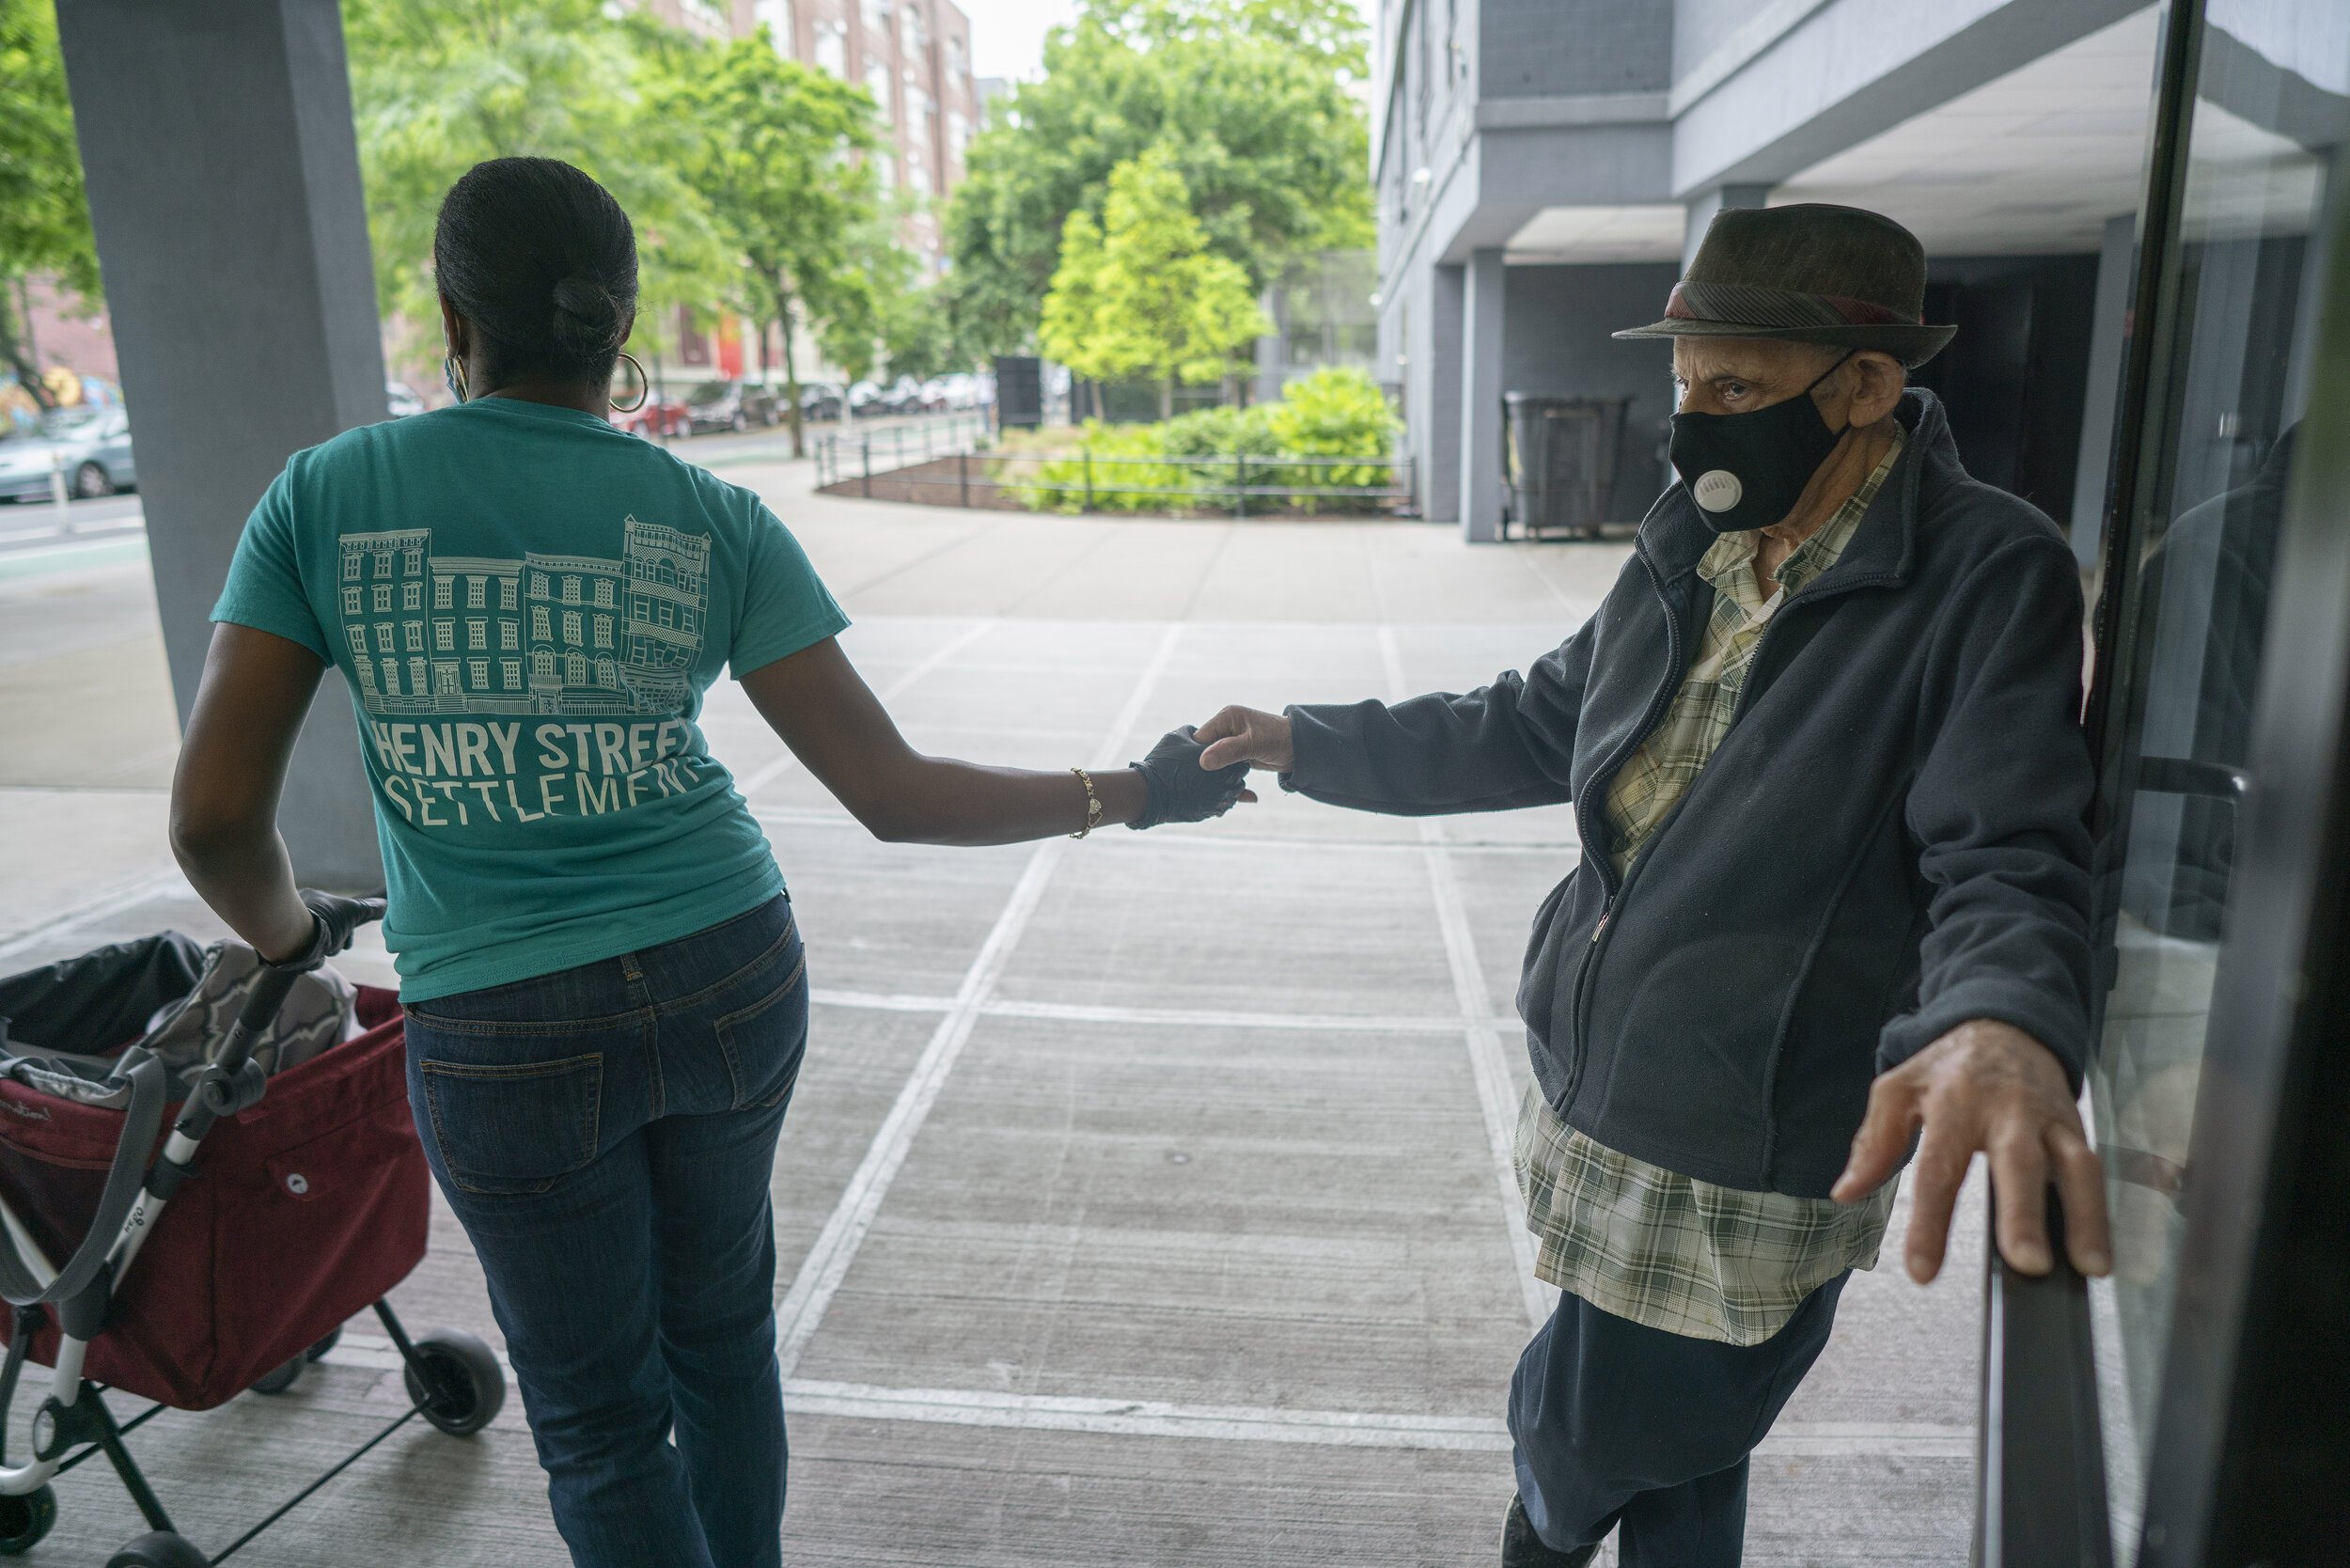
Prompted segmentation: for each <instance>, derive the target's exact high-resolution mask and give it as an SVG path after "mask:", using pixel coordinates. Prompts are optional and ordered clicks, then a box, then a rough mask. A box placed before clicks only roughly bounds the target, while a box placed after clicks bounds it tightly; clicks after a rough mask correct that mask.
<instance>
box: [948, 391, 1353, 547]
mask: <svg viewBox="0 0 2350 1568" xmlns="http://www.w3.org/2000/svg"><path fill="white" fill-rule="evenodd" d="M1395 433H1396V421H1395V416H1394V415H1393V414H1392V413H1391V412H1390V411H1389V410H1388V408H1387V396H1386V394H1384V393H1382V392H1381V391H1380V390H1379V387H1378V384H1376V383H1375V382H1373V381H1372V380H1371V378H1370V377H1369V376H1367V375H1365V374H1364V373H1363V372H1361V371H1360V370H1340V369H1324V370H1317V371H1315V372H1314V373H1313V374H1312V375H1309V376H1306V377H1303V378H1301V379H1299V380H1297V381H1294V382H1292V383H1291V384H1289V386H1288V388H1287V389H1286V390H1285V391H1284V393H1283V396H1282V397H1281V399H1280V400H1279V401H1277V402H1270V403H1259V404H1257V405H1255V406H1254V407H1251V408H1204V409H1200V410H1199V411H1197V412H1196V413H1191V414H1182V415H1178V416H1175V417H1174V418H1172V419H1168V420H1166V421H1164V422H1163V423H1159V424H1154V425H1105V424H1103V423H1101V422H1100V421H1099V420H1092V419H1089V420H1088V421H1086V423H1085V425H1084V426H1083V427H1082V429H1081V430H1080V431H1079V432H1078V434H1077V437H1076V442H1075V446H1076V448H1077V449H1076V450H1075V451H1071V450H1070V449H1069V447H1070V445H1071V442H1070V440H1069V438H1068V437H1067V436H1066V435H1065V434H1064V435H1058V436H1057V437H1056V438H1054V439H1053V440H1052V441H1050V442H1049V443H1046V442H1040V441H1037V440H1034V439H1033V438H1031V439H1029V440H1025V441H1022V442H1019V443H1018V444H1017V447H1019V448H1025V450H1021V451H1020V452H1019V455H1020V456H1021V457H1023V458H1026V459H1029V460H1030V461H1018V462H1005V461H998V462H996V463H991V464H990V465H989V466H990V469H991V477H993V478H995V482H996V483H997V484H998V485H1000V486H1002V487H1003V488H1004V489H1006V490H1009V491H1011V492H1012V493H1013V494H1015V495H1017V496H1018V497H1019V498H1020V499H1021V501H1022V502H1023V504H1025V505H1026V506H1028V507H1030V508H1032V509H1034V510H1039V511H1058V512H1079V511H1083V510H1086V499H1087V492H1088V486H1089V482H1090V489H1091V494H1092V510H1095V511H1127V512H1136V511H1183V510H1199V511H1220V510H1224V509H1225V508H1226V507H1228V506H1229V505H1230V489H1229V487H1230V485H1231V484H1232V483H1233V482H1234V481H1235V479H1238V480H1240V481H1242V482H1245V483H1246V484H1247V485H1248V486H1250V487H1251V488H1255V487H1259V486H1270V487H1278V488H1279V489H1281V490H1284V491H1292V492H1305V491H1313V490H1318V489H1327V488H1334V487H1348V488H1370V487H1375V486H1385V485H1387V484H1389V483H1391V482H1392V479H1393V475H1394V466H1393V464H1392V463H1389V462H1388V461H1387V457H1388V454H1389V453H1390V451H1391V450H1392V449H1393V447H1394V443H1395ZM1012 450H1013V448H1011V447H1008V448H1007V455H1008V456H1009V455H1011V451H1012ZM1039 455H1042V456H1043V458H1044V461H1042V463H1038V462H1035V461H1033V458H1034V457H1035V456H1039ZM1281 457H1318V458H1364V459H1369V460H1376V461H1367V462H1364V463H1340V464H1334V465H1329V466H1324V465H1321V464H1308V463H1253V462H1249V461H1246V460H1249V459H1255V458H1281ZM1089 459H1090V460H1091V461H1090V462H1089V461H1088V460H1089ZM1284 500H1287V501H1288V503H1289V504H1290V505H1293V506H1294V507H1296V508H1298V509H1300V510H1306V511H1362V510H1371V506H1370V505H1369V504H1367V503H1365V502H1363V501H1360V500H1358V499H1355V498H1354V497H1349V496H1315V495H1311V494H1293V495H1290V496H1286V497H1284V496H1277V495H1259V496H1253V497H1251V499H1250V503H1249V504H1250V506H1251V507H1252V508H1254V509H1256V510H1271V509H1272V508H1273V507H1275V506H1277V505H1279V504H1281V503H1282V502H1283V501H1284Z"/></svg>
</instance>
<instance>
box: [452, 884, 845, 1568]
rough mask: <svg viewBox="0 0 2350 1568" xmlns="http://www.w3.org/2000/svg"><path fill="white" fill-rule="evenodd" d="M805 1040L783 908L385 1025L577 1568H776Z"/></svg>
mask: <svg viewBox="0 0 2350 1568" xmlns="http://www.w3.org/2000/svg"><path fill="white" fill-rule="evenodd" d="M806 1044H807V976H806V973H805V972H804V970H803V968H802V966H801V958H800V938H799V933H798V932H797V931H796V930H794V929H793V926H792V922H791V905H790V904H789V903H788V902H785V901H784V900H783V899H780V898H778V899H776V900H775V901H774V902H771V903H768V904H766V905H764V906H763V907H761V908H759V909H755V910H752V911H751V912H750V913H749V914H747V915H744V916H741V917H737V918H735V919H732V920H729V921H726V922H724V923H722V924H720V925H716V926H713V927H712V928H711V929H710V930H708V931H704V932H700V933H696V934H695V935H692V936H689V937H686V938H684V939H683V940H682V941H678V942H672V943H669V944H667V945H666V946H663V947H658V948H652V949H647V950H646V951H643V952H638V953H631V954H629V955H627V956H626V957H623V958H615V959H606V960H604V961H603V962H602V963H598V964H587V965H585V966H584V967H581V968H577V969H567V970H564V971H562V972H561V973H559V974H554V975H547V976H544V977H542V978H540V979H538V980H523V981H520V982H518V983H516V984H513V985H502V986H497V987H494V988H493V989H491V990H486V991H475V992H471V993H468V994H466V995H464V996H448V997H444V998H442V999H440V1000H437V1001H429V1002H424V1003H420V1004H419V1005H417V1006H415V1007H414V1008H411V1009H410V1010H409V1011H408V1074H409V1076H408V1084H409V1097H410V1100H411V1101H412V1103H413V1104H414V1105H415V1112H416V1126H417V1128H418V1130H419V1131H421V1132H422V1133H423V1134H424V1148H425V1155H426V1158H427V1159H428V1160H430V1161H431V1166H432V1173H433V1175H434V1176H436V1177H438V1178H439V1180H440V1184H441V1190H442V1192H444V1193H445V1194H446V1195H447V1198H448V1201H449V1207H451V1208H452V1209H454V1210H456V1211H457V1217H458V1218H459V1219H460V1220H461V1221H462V1222H463V1224H464V1227H465V1233H466V1234H467V1235H468V1236H469V1237H471V1238H472V1240H473V1245H474V1250H475V1251H476V1252H478V1253H479V1254H480V1256H481V1267H482V1272H483V1273H484V1274H485V1275H487V1276H488V1277H489V1283H490V1305H491V1307H492V1308H493V1309H494V1310H495V1311H496V1313H497V1320H498V1326H499V1327H500V1328H502V1329H504V1330H505V1332H506V1347H507V1353H508V1355H509V1356H511V1357H512V1359H513V1363H514V1374H515V1378H516V1380H517V1381H518V1382H519V1383H520V1384H521V1386H522V1394H523V1404H524V1406H525V1409H526V1410H527V1411H528V1413H529V1416H530V1431H531V1435H532V1436H533V1437H534V1438H535V1439H536V1440H537V1442H538V1448H539V1463H540V1465H541V1466H544V1467H545V1469H546V1472H547V1494H548V1499H549V1501H550V1503H551V1504H552V1505H553V1509H554V1513H555V1524H556V1529H559V1530H560V1531H562V1534H563V1540H564V1544H566V1545H568V1546H569V1547H570V1548H571V1552H572V1561H573V1562H574V1563H577V1564H579V1565H580V1568H780V1564H781V1561H782V1544H781V1532H782V1524H783V1496H784V1464H785V1445H784V1433H783V1388H782V1384H781V1380H780V1379H779V1377H778V1376H777V1370H776V1314H775V1280H776V1241H775V1220H774V1216H773V1214H772V1212H771V1210H770V1208H769V1204H768V1185H769V1183H770V1181H771V1179H772V1177H773V1174H774V1169H775V1158H776V1133H777V1131H778V1130H779V1129H780V1128H781V1126H782V1124H783V1115H784V1108H785V1106H786V1105H789V1104H790V1103H791V1089H792V1085H793V1084H794V1082H795V1081H796V1080H797V1078H798V1074H799V1069H800V1058H801V1055H802V1052H803V1049H804V1047H805V1046H806Z"/></svg>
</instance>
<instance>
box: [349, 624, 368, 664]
mask: <svg viewBox="0 0 2350 1568" xmlns="http://www.w3.org/2000/svg"><path fill="white" fill-rule="evenodd" d="M344 630H345V631H346V632H347V633H348V634H349V635H350V636H351V651H352V653H354V654H356V655H358V657H360V658H361V659H365V658H366V657H367V656H368V629H367V628H366V627H364V626H349V627H345V628H344Z"/></svg>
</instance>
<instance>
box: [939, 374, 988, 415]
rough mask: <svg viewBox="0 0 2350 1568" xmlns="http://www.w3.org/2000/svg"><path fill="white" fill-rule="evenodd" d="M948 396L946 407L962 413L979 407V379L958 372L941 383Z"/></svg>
mask: <svg viewBox="0 0 2350 1568" xmlns="http://www.w3.org/2000/svg"><path fill="white" fill-rule="evenodd" d="M940 385H941V387H942V388H943V389H944V391H945V394H946V400H947V401H946V406H947V407H948V408H950V409H954V410H956V411H957V412H961V411H962V410H964V409H967V408H977V407H979V377H977V376H974V375H971V374H969V373H968V372H966V371H962V370H958V371H956V372H955V373H954V374H953V375H951V376H948V377H947V378H946V379H945V380H944V381H943V382H941V383H940Z"/></svg>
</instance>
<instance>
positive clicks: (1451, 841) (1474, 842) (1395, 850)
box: [751, 808, 1581, 859]
mask: <svg viewBox="0 0 2350 1568" xmlns="http://www.w3.org/2000/svg"><path fill="white" fill-rule="evenodd" d="M751 814H752V815H753V816H755V817H757V818H758V819H759V820H760V822H761V823H766V824H770V825H772V826H776V827H837V828H855V829H856V830H857V831H858V832H860V833H862V832H863V831H864V830H865V829H864V824H863V823H859V822H858V821H857V820H856V819H855V818H854V817H852V816H851V815H849V813H848V812H846V811H826V810H821V809H810V808H766V809H763V810H760V809H754V810H753V811H752V813H751ZM1125 842H1126V840H1125V839H1111V840H1110V841H1109V842H1108V843H1107V844H1105V845H1104V846H1103V848H1104V849H1105V850H1106V849H1114V848H1115V847H1116V846H1119V845H1121V844H1123V843H1125ZM1150 843H1151V847H1152V849H1154V850H1159V849H1184V850H1225V851H1232V850H1239V851H1246V852H1247V853H1250V854H1254V853H1256V852H1258V851H1261V850H1301V851H1308V852H1313V851H1324V850H1326V851H1332V852H1335V853H1339V854H1349V855H1352V854H1372V855H1418V854H1419V853H1420V850H1421V848H1422V846H1423V844H1424V843H1425V840H1424V839H1419V838H1418V837H1415V838H1410V839H1301V838H1280V837H1276V836H1274V835H1271V834H1266V835H1263V836H1258V835H1255V834H1246V833H1183V834H1170V835H1168V836H1167V838H1164V839H1152V840H1150ZM1445 848H1446V850H1447V851H1448V852H1449V853H1450V854H1453V855H1543V856H1546V857H1549V858H1552V859H1556V858H1558V857H1559V856H1560V855H1574V854H1575V853H1576V851H1577V850H1578V849H1580V848H1581V846H1580V845H1578V844H1577V843H1576V842H1575V840H1574V839H1455V838H1452V837H1450V836H1449V835H1448V836H1447V837H1446V839H1445Z"/></svg>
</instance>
